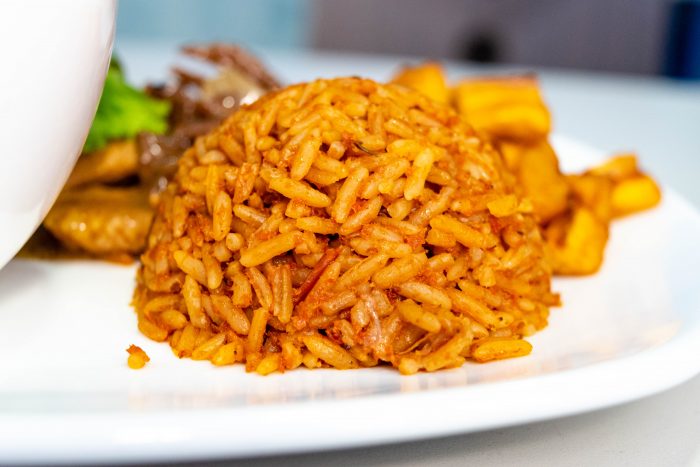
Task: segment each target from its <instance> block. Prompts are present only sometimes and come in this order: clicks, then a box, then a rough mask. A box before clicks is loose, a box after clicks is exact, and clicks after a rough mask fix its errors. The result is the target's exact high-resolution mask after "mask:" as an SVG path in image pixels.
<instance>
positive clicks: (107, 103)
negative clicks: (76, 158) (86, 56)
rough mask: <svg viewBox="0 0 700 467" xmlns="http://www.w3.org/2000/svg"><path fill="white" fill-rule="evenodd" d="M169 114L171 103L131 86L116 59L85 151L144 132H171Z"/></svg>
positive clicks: (109, 72)
mask: <svg viewBox="0 0 700 467" xmlns="http://www.w3.org/2000/svg"><path fill="white" fill-rule="evenodd" d="M169 114H170V103H169V102H167V101H162V100H158V99H153V98H152V97H149V96H147V95H146V94H145V93H144V92H143V91H141V90H139V89H136V88H133V87H131V86H129V84H127V82H126V81H125V79H124V75H123V74H122V71H121V68H120V67H119V64H118V63H117V62H116V61H115V60H112V62H111V63H110V66H109V71H108V72H107V78H106V79H105V85H104V89H103V91H102V97H101V98H100V103H99V105H98V106H97V113H96V114H95V120H93V122H92V127H90V132H89V133H88V137H87V140H86V141H85V146H84V148H83V151H84V152H92V151H96V150H99V149H102V148H103V147H105V146H106V145H107V143H108V142H110V141H112V140H115V139H128V138H133V137H134V136H136V135H137V134H138V133H140V132H142V131H148V132H152V133H156V134H163V133H165V132H166V131H167V130H168V115H169Z"/></svg>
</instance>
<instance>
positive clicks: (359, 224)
mask: <svg viewBox="0 0 700 467" xmlns="http://www.w3.org/2000/svg"><path fill="white" fill-rule="evenodd" d="M517 183H518V182H517V177H515V176H514V175H513V173H512V172H511V171H510V170H508V168H507V167H506V164H505V162H504V160H503V159H502V157H501V155H500V154H499V152H497V151H496V150H495V149H494V147H492V145H491V144H490V143H488V142H486V141H484V140H483V139H482V138H480V137H479V136H478V135H477V133H475V132H474V130H472V128H471V127H470V126H469V125H468V124H466V123H465V122H464V120H463V119H462V118H460V117H459V116H458V115H457V114H456V113H455V112H454V111H453V110H452V109H450V108H449V107H447V106H444V105H441V104H438V103H436V102H434V101H433V100H431V99H429V98H428V97H426V96H424V95H422V94H420V93H418V92H415V91H411V90H408V89H406V88H405V87H403V86H399V85H381V84H378V83H376V82H373V81H370V80H365V79H359V78H343V79H334V80H318V81H314V82H312V83H309V84H301V85H295V86H290V87H288V88H285V89H283V90H281V91H277V92H273V93H270V94H267V95H265V96H264V97H262V98H260V99H259V100H258V101H257V102H255V103H254V104H252V105H250V106H245V107H243V108H241V109H240V110H238V111H237V112H236V113H234V114H233V115H232V116H231V117H230V118H229V119H227V120H226V121H225V123H224V124H223V125H221V126H220V127H218V128H217V129H215V130H214V131H212V132H210V133H208V134H206V135H203V136H200V137H198V138H196V139H195V142H194V145H193V146H192V147H190V148H188V149H187V150H186V151H185V152H184V155H183V156H182V158H181V159H180V161H179V163H178V166H177V172H176V174H175V176H174V178H173V180H172V182H171V183H170V184H169V185H168V186H167V188H166V189H165V191H164V192H163V193H162V195H161V197H160V202H159V204H158V210H157V212H156V216H155V220H154V223H153V227H152V229H151V232H150V234H149V236H148V248H147V250H146V252H145V253H144V254H143V255H142V257H141V259H142V267H141V269H140V270H139V273H138V284H137V288H136V292H135V295H134V306H135V308H136V311H137V315H138V323H139V329H140V330H141V331H142V332H143V333H144V334H146V335H147V336H148V337H150V338H152V339H154V340H157V341H168V342H169V344H170V345H171V347H172V348H173V351H174V352H175V354H176V355H177V356H179V357H190V358H193V359H197V360H210V361H211V362H212V363H214V364H215V365H230V364H234V363H238V362H240V363H244V364H245V366H246V369H247V370H249V371H256V372H258V373H260V374H268V373H270V372H274V371H285V370H289V369H293V368H296V367H299V366H302V365H303V366H306V367H309V368H316V367H333V368H341V369H345V368H357V367H370V366H375V365H378V364H390V365H392V366H394V367H396V368H398V369H399V370H400V371H401V372H402V373H415V372H417V371H422V370H425V371H434V370H439V369H442V368H451V367H456V366H460V365H462V364H463V363H464V362H465V361H466V360H468V359H469V360H474V361H478V362H485V361H490V360H495V359H500V358H508V357H514V356H520V355H526V354H528V353H529V352H530V349H531V346H530V344H529V343H527V342H526V341H525V340H523V338H524V337H526V336H529V335H531V334H532V333H534V332H535V331H537V330H539V329H542V328H543V327H544V326H546V324H547V316H548V312H549V307H550V306H553V305H557V304H558V302H559V299H558V296H557V295H556V294H554V293H552V292H551V290H550V281H551V266H550V264H549V263H548V261H547V260H546V258H545V243H544V242H543V240H542V237H541V233H540V228H539V226H538V224H537V222H536V218H535V216H533V215H532V214H531V211H532V203H530V202H528V201H527V200H525V199H523V197H522V196H521V193H520V189H519V188H518V184H517Z"/></svg>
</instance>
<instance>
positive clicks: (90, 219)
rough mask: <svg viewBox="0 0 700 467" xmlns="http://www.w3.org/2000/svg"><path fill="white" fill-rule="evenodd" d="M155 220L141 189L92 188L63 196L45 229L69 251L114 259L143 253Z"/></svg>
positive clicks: (48, 219) (69, 192)
mask: <svg viewBox="0 0 700 467" xmlns="http://www.w3.org/2000/svg"><path fill="white" fill-rule="evenodd" d="M152 218H153V211H152V209H151V207H150V206H149V205H148V195H147V192H146V191H145V190H143V189H142V188H138V187H137V188H115V187H104V186H93V187H88V188H84V189H81V190H77V191H67V192H64V193H62V194H61V196H60V197H59V199H58V201H56V204H55V205H54V207H53V209H51V212H49V215H48V216H46V219H44V226H45V227H46V228H47V229H48V230H49V231H50V232H51V233H52V234H53V235H54V236H55V237H56V238H58V239H59V240H60V241H61V243H63V244H64V245H65V246H66V247H67V248H69V249H70V250H84V251H86V252H88V253H91V254H93V255H97V256H112V255H118V254H124V253H126V254H136V253H138V252H140V251H141V250H142V249H143V248H144V246H145V241H146V235H147V234H148V230H149V228H150V226H151V220H152Z"/></svg>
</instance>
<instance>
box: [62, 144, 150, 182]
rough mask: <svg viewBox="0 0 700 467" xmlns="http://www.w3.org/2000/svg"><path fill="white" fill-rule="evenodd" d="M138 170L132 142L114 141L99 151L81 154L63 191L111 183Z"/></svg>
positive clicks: (136, 152) (135, 151) (134, 145)
mask: <svg viewBox="0 0 700 467" xmlns="http://www.w3.org/2000/svg"><path fill="white" fill-rule="evenodd" d="M137 168H138V151H137V149H136V142H135V141H134V140H127V141H114V142H112V143H109V144H108V145H107V147H105V148H104V149H102V150H100V151H95V152H91V153H87V154H83V155H82V156H80V159H78V162H77V163H76V164H75V168H74V169H73V172H72V173H71V174H70V177H69V178H68V181H67V182H66V186H65V189H70V188H74V187H76V186H79V185H86V184H88V183H112V182H117V181H119V180H122V179H124V178H127V177H131V176H133V175H135V174H136V169H137Z"/></svg>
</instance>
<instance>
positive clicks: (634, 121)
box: [116, 42, 700, 467]
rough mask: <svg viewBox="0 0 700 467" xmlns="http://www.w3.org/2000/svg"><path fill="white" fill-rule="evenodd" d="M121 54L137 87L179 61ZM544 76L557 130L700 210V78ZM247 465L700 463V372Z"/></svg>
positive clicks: (282, 63)
mask: <svg viewBox="0 0 700 467" xmlns="http://www.w3.org/2000/svg"><path fill="white" fill-rule="evenodd" d="M116 53H117V55H119V56H121V57H122V58H123V60H124V62H125V64H126V68H127V73H128V75H129V76H130V78H132V79H134V80H136V81H137V82H143V81H144V80H154V79H155V80H162V79H163V77H164V73H165V70H166V68H167V66H168V65H169V64H172V63H173V62H174V60H175V48H174V47H173V45H172V44H153V43H137V42H133V43H122V44H117V45H116ZM261 55H262V56H263V57H264V58H265V60H266V61H267V62H268V63H269V64H270V65H271V67H272V68H273V69H274V70H275V71H276V72H277V73H278V75H279V76H280V77H282V78H283V79H285V80H287V81H288V82H294V81H297V80H308V79H310V78H313V77H315V76H317V75H322V76H332V75H357V74H362V75H366V76H370V77H374V78H378V79H385V78H387V77H388V76H390V75H391V73H392V71H394V70H395V69H396V68H397V67H398V66H399V65H400V64H402V63H403V62H405V61H406V60H407V59H406V58H396V57H371V56H360V55H337V54H320V53H309V52H294V51H269V50H267V51H261ZM508 70H514V71H518V70H528V69H527V68H523V67H509V68H508ZM489 71H492V70H490V69H477V68H470V67H465V66H461V65H458V64H454V65H450V67H449V72H450V74H451V76H453V77H458V76H461V75H463V74H465V73H480V72H481V73H484V72H489ZM499 71H500V70H499ZM536 71H537V72H538V73H539V75H540V77H541V79H542V84H543V88H544V92H545V97H546V100H547V101H548V103H549V105H550V107H551V109H552V111H553V113H554V122H555V131H557V132H561V133H563V134H566V135H569V136H573V137H576V138H577V139H580V140H582V141H585V142H587V143H590V144H591V145H593V146H596V147H598V148H600V149H602V150H604V151H606V152H610V153H612V152H615V151H624V150H633V151H635V152H637V153H638V154H639V156H640V159H641V162H642V165H643V166H644V167H645V168H646V169H647V170H648V171H649V172H651V173H652V174H654V176H655V177H657V178H658V179H659V180H660V181H661V183H662V184H663V185H664V186H665V187H671V188H673V189H675V190H676V191H678V192H680V193H681V194H682V195H683V196H685V197H686V198H687V199H689V200H690V201H691V202H692V203H693V204H694V205H695V206H696V207H700V85H699V84H690V83H684V82H678V81H670V80H664V79H660V78H643V77H631V76H621V75H603V74H587V73H573V72H562V71H555V70H536ZM698 245H700V239H698ZM698 285H700V273H699V279H698ZM697 311H698V312H699V313H700V310H697ZM698 358H700V356H698ZM649 371H650V372H653V368H650V369H649ZM621 377H624V375H621ZM238 464H240V465H285V466H288V465H300V466H301V465H303V466H327V465H333V466H335V467H341V466H355V465H382V466H423V465H431V466H448V465H479V466H482V467H488V466H502V465H528V466H529V465H532V466H541V465H556V466H569V465H570V466H596V467H607V466H610V467H613V466H615V467H617V466H625V465H630V466H677V465H678V466H680V465H683V466H687V465H692V466H700V377H695V378H694V379H693V380H691V381H689V382H686V383H685V384H683V385H681V386H679V387H677V388H675V389H672V390H670V391H667V392H665V393H662V394H659V395H656V396H653V397H649V398H647V399H643V400H640V401H636V402H632V403H629V404H626V405H623V406H620V407H616V408H612V409H607V410H601V411H597V412H593V413H588V414H583V415H578V416H573V417H567V418H563V419H558V420H553V421H548V422H542V423H535V424H530V425H525V426H519V427H513V428H507V429H500V430H493V431H488V432H483V433H476V434H469V435H463V436H455V437H450V438H441V439H432V440H426V441H419V442H411V443H403V444H396V445H388V446H381V447H373V448H366V449H353V450H345V451H334V452H326V453H312V454H305V455H293V456H284V457H277V458H265V459H254V460H251V459H248V460H243V461H235V462H231V465H238Z"/></svg>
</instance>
